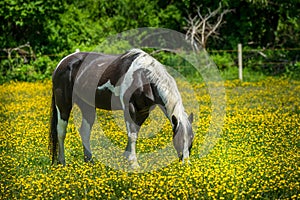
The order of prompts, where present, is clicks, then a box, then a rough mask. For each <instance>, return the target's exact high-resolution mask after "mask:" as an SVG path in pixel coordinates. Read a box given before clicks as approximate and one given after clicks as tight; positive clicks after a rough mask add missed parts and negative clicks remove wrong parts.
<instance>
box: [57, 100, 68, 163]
mask: <svg viewBox="0 0 300 200" xmlns="http://www.w3.org/2000/svg"><path fill="white" fill-rule="evenodd" d="M56 110H57V138H58V149H59V152H58V153H59V154H58V160H59V161H60V162H61V163H62V164H64V159H65V152H64V140H65V138H66V127H67V124H68V122H67V121H65V120H63V119H62V118H61V116H60V111H59V109H58V107H57V106H56Z"/></svg>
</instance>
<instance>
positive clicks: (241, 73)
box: [238, 44, 243, 81]
mask: <svg viewBox="0 0 300 200" xmlns="http://www.w3.org/2000/svg"><path fill="white" fill-rule="evenodd" d="M238 64H239V79H240V80H241V81H242V80H243V62H242V44H238Z"/></svg>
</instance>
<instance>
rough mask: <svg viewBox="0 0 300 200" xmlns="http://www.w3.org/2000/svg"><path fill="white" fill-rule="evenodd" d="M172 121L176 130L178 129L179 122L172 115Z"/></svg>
mask: <svg viewBox="0 0 300 200" xmlns="http://www.w3.org/2000/svg"><path fill="white" fill-rule="evenodd" d="M171 120H172V124H173V128H174V130H175V129H176V127H177V124H178V120H177V118H176V117H175V116H174V115H172V119H171Z"/></svg>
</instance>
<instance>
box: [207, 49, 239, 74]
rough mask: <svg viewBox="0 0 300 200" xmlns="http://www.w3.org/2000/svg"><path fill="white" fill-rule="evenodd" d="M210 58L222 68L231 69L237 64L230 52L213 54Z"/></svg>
mask: <svg viewBox="0 0 300 200" xmlns="http://www.w3.org/2000/svg"><path fill="white" fill-rule="evenodd" d="M210 58H211V59H212V60H213V61H214V63H215V64H216V65H217V67H218V69H220V70H224V69H229V68H231V67H233V66H236V64H235V62H234V59H233V58H232V55H231V54H230V53H226V52H224V53H217V54H212V55H211V56H210Z"/></svg>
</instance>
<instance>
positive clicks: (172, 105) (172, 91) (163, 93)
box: [124, 49, 185, 117]
mask: <svg viewBox="0 0 300 200" xmlns="http://www.w3.org/2000/svg"><path fill="white" fill-rule="evenodd" d="M136 54H139V55H138V57H137V58H136V59H135V60H134V62H133V63H132V65H133V66H136V67H137V68H144V69H147V72H148V73H147V78H148V79H149V81H150V82H151V83H153V84H154V85H155V86H156V88H157V90H158V93H159V95H160V97H161V98H162V101H163V103H164V104H165V107H166V109H167V114H168V115H169V117H171V115H173V114H174V115H175V116H177V117H178V116H181V115H182V114H183V113H185V112H184V108H183V106H182V99H181V96H180V93H179V91H178V88H177V84H176V82H175V80H174V78H173V77H172V76H171V75H170V74H169V73H168V72H167V70H166V68H165V67H164V66H163V65H162V64H161V63H160V62H158V61H157V60H156V59H155V58H153V57H152V56H150V55H149V54H147V53H146V52H144V51H142V50H140V49H132V50H130V51H128V52H127V53H126V54H125V55H124V56H131V55H136Z"/></svg>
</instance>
